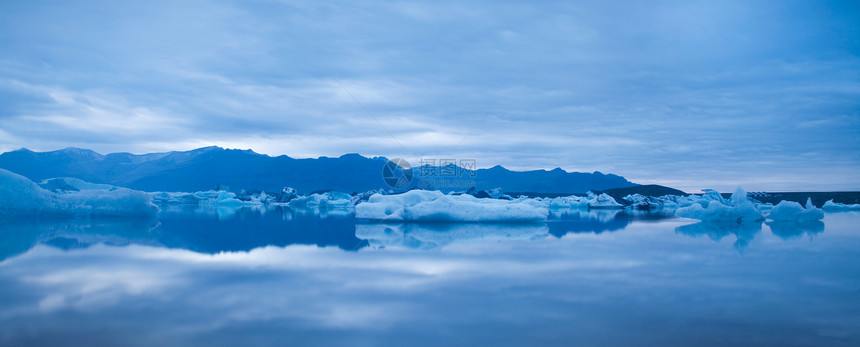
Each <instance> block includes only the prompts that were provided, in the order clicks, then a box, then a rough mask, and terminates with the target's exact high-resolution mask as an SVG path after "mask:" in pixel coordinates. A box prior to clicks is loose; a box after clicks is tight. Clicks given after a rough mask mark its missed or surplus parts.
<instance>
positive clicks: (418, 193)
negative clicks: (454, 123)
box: [355, 190, 549, 222]
mask: <svg viewBox="0 0 860 347" xmlns="http://www.w3.org/2000/svg"><path fill="white" fill-rule="evenodd" d="M548 213H549V211H548V210H547V209H546V207H544V206H542V204H540V203H538V204H536V203H535V202H529V201H528V200H514V201H511V200H497V199H478V198H476V197H474V196H471V195H466V194H464V195H445V194H442V192H440V191H428V190H411V191H408V192H405V193H403V194H397V195H381V194H374V195H372V196H371V197H370V198H368V199H367V202H363V203H360V204H358V205H356V206H355V217H356V218H363V219H370V220H378V221H445V222H537V221H544V220H546V217H547V214H548Z"/></svg>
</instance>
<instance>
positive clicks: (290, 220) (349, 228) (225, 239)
mask: <svg viewBox="0 0 860 347" xmlns="http://www.w3.org/2000/svg"><path fill="white" fill-rule="evenodd" d="M99 243H103V244H108V245H117V246H125V245H129V244H139V245H149V246H161V247H168V248H182V249H188V250H192V251H195V252H202V253H218V252H235V251H249V250H251V249H254V248H258V247H265V246H278V247H283V246H287V245H291V244H305V245H318V246H321V247H322V246H337V247H339V248H342V249H345V250H356V249H359V248H361V247H365V246H367V241H364V240H360V239H358V238H356V237H355V219H354V218H353V217H352V216H351V214H350V213H349V212H348V211H318V210H292V209H289V208H287V207H274V208H269V209H262V208H258V209H254V208H248V207H239V208H235V207H234V208H225V207H219V208H215V207H209V208H199V207H196V206H170V207H166V208H165V209H164V210H163V211H162V212H161V213H160V214H159V217H158V220H156V219H135V218H97V219H96V218H93V219H56V220H51V219H48V220H44V219H43V220H32V219H28V220H3V221H0V260H3V259H6V258H8V257H11V256H14V255H17V254H21V253H24V252H26V251H27V250H29V249H30V248H32V247H34V246H36V245H38V244H44V245H49V246H53V247H57V248H61V249H74V248H85V247H88V246H90V245H93V244H99Z"/></svg>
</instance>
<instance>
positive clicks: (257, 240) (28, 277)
mask: <svg viewBox="0 0 860 347" xmlns="http://www.w3.org/2000/svg"><path fill="white" fill-rule="evenodd" d="M306 344H326V345H331V344H341V345H399V346H402V345H439V344H445V345H474V344H481V345H490V344H492V345H534V344H542V345H685V346H689V345H726V344H738V345H846V346H849V345H853V346H856V345H860V214H858V213H854V212H849V213H828V214H827V215H826V216H825V219H824V221H823V222H816V223H804V224H799V223H780V224H750V225H737V224H709V223H695V221H692V220H688V219H680V218H675V217H671V215H670V214H660V213H651V214H643V213H636V214H631V213H629V212H618V211H577V210H569V211H564V212H556V213H553V215H552V216H551V218H550V221H548V222H547V223H540V224H507V225H505V224H496V225H492V224H441V223H440V224H372V223H366V222H363V221H356V220H355V219H354V218H353V217H352V216H351V215H350V214H349V213H348V212H344V211H323V212H320V211H303V210H299V211H297V210H290V209H287V208H274V209H268V210H260V209H249V208H242V209H227V208H224V209H203V210H201V209H196V208H190V207H189V208H186V207H176V206H173V207H169V208H165V210H164V211H163V212H162V213H161V215H160V216H159V218H158V219H157V220H146V219H144V220H127V219H99V220H64V221H46V220H39V221H34V220H4V221H0V345H3V346H16V345H62V346H70V345H81V346H93V345H123V346H138V345H139V346H151V345H163V346H171V345H183V346H185V345H306Z"/></svg>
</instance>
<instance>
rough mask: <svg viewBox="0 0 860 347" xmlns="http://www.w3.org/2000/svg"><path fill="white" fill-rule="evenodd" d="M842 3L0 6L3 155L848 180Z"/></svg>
mask: <svg viewBox="0 0 860 347" xmlns="http://www.w3.org/2000/svg"><path fill="white" fill-rule="evenodd" d="M858 55H860V3H858V2H856V1H843V2H839V1H718V2H699V1H655V2H648V3H642V2H639V1H629V2H627V1H581V2H571V1H546V2H545V1H534V2H524V3H519V2H507V1H444V0H443V1H428V2H397V1H343V2H340V1H332V2H319V1H254V0H251V1H229V0H217V1H207V0H199V1H198V0H195V1H161V0H153V1H75V2H63V1H18V0H6V1H3V2H0V152H5V151H10V150H15V149H19V148H22V147H26V148H29V149H32V150H37V151H46V150H56V149H60V148H64V147H69V146H74V147H81V148H88V149H93V150H95V151H97V152H100V153H110V152H132V153H147V152H163V151H171V150H190V149H194V148H197V147H203V146H209V145H217V146H222V147H227V148H241V149H253V150H254V151H256V152H259V153H265V154H269V155H281V154H286V155H289V156H291V157H296V158H307V157H319V156H340V155H342V154H345V153H360V154H362V155H365V156H379V155H381V156H386V157H389V158H395V157H400V158H406V159H407V160H409V161H410V162H412V163H413V164H416V163H417V162H418V161H419V160H420V159H422V158H423V159H450V158H454V159H475V160H476V161H477V163H478V167H491V166H494V165H497V164H498V165H503V166H505V167H507V168H510V169H516V170H526V169H552V168H555V167H561V168H563V169H565V170H568V171H583V172H592V171H601V172H604V173H614V174H618V175H622V176H624V177H626V178H627V179H629V180H631V181H633V182H636V183H642V184H663V185H668V186H672V187H676V188H679V189H682V190H685V191H688V192H695V191H698V190H699V189H703V188H715V189H719V190H723V191H732V190H734V188H735V187H737V186H742V187H744V188H745V189H747V190H748V191H760V190H770V191H781V190H782V191H785V190H795V191H804V190H811V191H821V190H855V191H857V190H860V58H858Z"/></svg>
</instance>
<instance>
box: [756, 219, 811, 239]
mask: <svg viewBox="0 0 860 347" xmlns="http://www.w3.org/2000/svg"><path fill="white" fill-rule="evenodd" d="M767 225H768V226H769V227H770V231H771V232H773V234H774V235H776V236H778V237H779V238H781V239H783V240H790V239H794V238H798V237H801V236H803V234H807V235H809V236H810V237H812V236H815V235H818V234H820V233H822V232H823V231H824V222H822V221H820V220H805V221H772V222H767Z"/></svg>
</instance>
